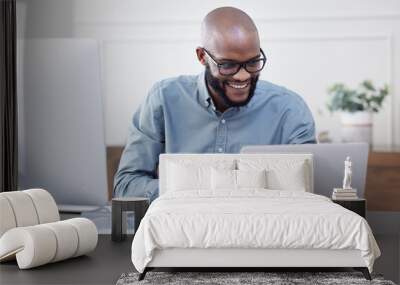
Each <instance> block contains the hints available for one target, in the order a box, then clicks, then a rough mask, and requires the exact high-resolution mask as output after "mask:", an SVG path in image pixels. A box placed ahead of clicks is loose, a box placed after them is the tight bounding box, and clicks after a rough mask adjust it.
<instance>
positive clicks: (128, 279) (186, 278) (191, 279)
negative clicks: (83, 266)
mask: <svg viewBox="0 0 400 285" xmlns="http://www.w3.org/2000/svg"><path fill="white" fill-rule="evenodd" d="M138 276H139V273H127V274H122V275H121V277H120V278H119V279H118V281H117V285H133V284H135V285H136V284H138V285H139V284H140V285H146V284H157V285H163V284H172V285H178V284H179V285H184V284H213V285H217V284H222V285H232V284H241V285H242V284H267V285H278V284H279V285H281V284H282V285H292V284H296V285H297V284H321V285H322V284H324V285H325V284H327V285H336V284H337V285H347V284H356V285H358V284H368V285H370V284H374V285H375V284H376V285H378V284H379V285H395V283H393V282H392V281H389V280H384V279H383V277H382V276H381V275H374V274H373V275H372V278H373V279H372V281H368V280H366V279H365V278H364V276H363V275H362V273H360V272H148V273H147V274H146V277H145V279H144V280H142V281H138Z"/></svg>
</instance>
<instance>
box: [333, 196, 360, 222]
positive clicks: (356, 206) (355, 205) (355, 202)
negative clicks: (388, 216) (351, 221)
mask: <svg viewBox="0 0 400 285" xmlns="http://www.w3.org/2000/svg"><path fill="white" fill-rule="evenodd" d="M332 202H334V203H336V204H339V205H341V206H342V207H344V208H346V209H348V210H350V211H353V212H354V213H356V214H359V215H360V216H361V217H363V218H365V209H366V203H367V202H366V200H365V199H362V198H355V199H351V200H350V199H349V200H338V199H332Z"/></svg>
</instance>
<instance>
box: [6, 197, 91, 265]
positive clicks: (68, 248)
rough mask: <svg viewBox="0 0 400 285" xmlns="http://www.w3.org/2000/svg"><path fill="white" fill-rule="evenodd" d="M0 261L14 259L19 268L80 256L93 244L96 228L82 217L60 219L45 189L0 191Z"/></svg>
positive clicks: (88, 250)
mask: <svg viewBox="0 0 400 285" xmlns="http://www.w3.org/2000/svg"><path fill="white" fill-rule="evenodd" d="M0 217H1V223H0V262H2V261H9V260H12V259H16V260H17V263H18V266H19V268H20V269H28V268H32V267H36V266H40V265H43V264H46V263H51V262H57V261H60V260H64V259H67V258H71V257H76V256H80V255H83V254H86V253H88V252H90V251H92V250H93V249H94V248H95V247H96V244H97V229H96V226H95V225H94V223H93V222H92V221H90V220H88V219H85V218H75V219H70V220H65V221H60V216H59V213H58V209H57V205H56V203H55V201H54V199H53V197H52V196H51V195H50V193H49V192H47V191H46V190H43V189H29V190H24V191H13V192H3V193H0Z"/></svg>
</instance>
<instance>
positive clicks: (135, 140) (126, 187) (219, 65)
mask: <svg viewBox="0 0 400 285" xmlns="http://www.w3.org/2000/svg"><path fill="white" fill-rule="evenodd" d="M201 41H202V42H201V47H198V48H197V49H196V53H197V58H198V60H199V62H200V63H201V64H202V65H204V67H205V71H204V72H203V73H201V74H200V75H197V76H179V77H176V78H170V79H166V80H162V81H160V82H158V83H156V84H155V85H154V86H153V88H152V89H151V90H150V93H149V94H148V96H147V98H146V100H145V102H144V103H143V104H142V105H141V106H140V108H139V109H138V111H137V112H136V113H135V114H134V116H133V119H132V124H131V128H130V134H129V138H128V142H127V144H126V147H125V149H124V152H123V154H122V157H121V161H120V165H119V169H118V171H117V174H116V176H115V179H114V193H115V196H118V197H129V196H139V197H147V198H149V199H150V200H154V199H155V198H157V197H158V179H157V175H158V172H157V165H158V159H159V155H160V153H238V152H239V151H240V148H241V147H242V146H243V145H260V144H303V143H315V128H314V120H313V117H312V115H311V112H310V110H309V109H308V107H307V105H306V104H305V102H304V101H303V99H302V98H301V97H300V96H298V95H297V94H295V93H294V92H292V91H290V90H288V89H286V88H284V87H281V86H277V85H274V84H272V83H270V82H267V81H262V80H258V78H259V75H260V72H261V70H262V69H263V68H264V66H265V64H266V56H265V54H264V52H263V50H262V48H261V47H260V39H259V36H258V31H257V28H256V26H255V25H254V22H253V21H252V19H251V18H250V17H249V16H248V15H247V14H246V13H244V12H243V11H241V10H239V9H236V8H232V7H223V8H218V9H215V10H213V11H211V12H210V13H209V14H207V16H206V17H205V18H204V20H203V23H202V33H201Z"/></svg>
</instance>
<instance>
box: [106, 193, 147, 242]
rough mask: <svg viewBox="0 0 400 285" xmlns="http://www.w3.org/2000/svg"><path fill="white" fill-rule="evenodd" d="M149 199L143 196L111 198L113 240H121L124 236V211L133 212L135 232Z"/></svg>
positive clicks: (125, 222) (125, 221)
mask: <svg viewBox="0 0 400 285" xmlns="http://www.w3.org/2000/svg"><path fill="white" fill-rule="evenodd" d="M149 204H150V201H149V199H148V198H143V197H127V198H113V199H112V202H111V207H112V211H111V216H112V219H111V221H112V227H111V239H112V240H113V241H123V240H124V239H125V238H126V224H127V220H126V212H130V211H132V212H134V215H135V229H134V230H135V233H136V230H137V229H138V227H139V224H140V221H141V220H142V218H143V217H144V214H145V213H146V211H147V208H148V207H149Z"/></svg>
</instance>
